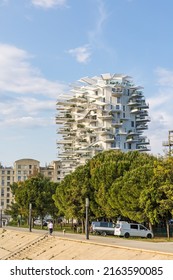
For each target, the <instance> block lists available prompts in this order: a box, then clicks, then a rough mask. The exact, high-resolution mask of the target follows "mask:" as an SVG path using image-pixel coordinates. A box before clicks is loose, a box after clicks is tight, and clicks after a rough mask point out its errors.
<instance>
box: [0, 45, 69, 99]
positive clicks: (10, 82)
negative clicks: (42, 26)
mask: <svg viewBox="0 0 173 280" xmlns="http://www.w3.org/2000/svg"><path fill="white" fill-rule="evenodd" d="M30 59H31V55H29V54H28V53H27V52H26V51H24V50H22V49H19V48H16V47H15V46H11V45H4V44H0V69H3V70H1V71H0V92H14V93H20V94H26V93H33V94H41V95H46V96H50V97H52V98H56V97H57V95H58V93H60V92H62V91H64V89H65V85H63V84H60V83H58V82H51V81H49V80H47V79H45V78H44V77H42V75H41V73H40V71H39V70H38V69H37V68H35V67H32V65H31V64H30V61H29V60H30Z"/></svg>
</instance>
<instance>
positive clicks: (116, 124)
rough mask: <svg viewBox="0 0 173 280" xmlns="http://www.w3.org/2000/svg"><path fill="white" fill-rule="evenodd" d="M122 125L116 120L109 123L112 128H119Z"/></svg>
mask: <svg viewBox="0 0 173 280" xmlns="http://www.w3.org/2000/svg"><path fill="white" fill-rule="evenodd" d="M122 125H123V121H120V119H117V120H115V119H114V120H113V121H112V122H111V126H113V127H121V126H122Z"/></svg>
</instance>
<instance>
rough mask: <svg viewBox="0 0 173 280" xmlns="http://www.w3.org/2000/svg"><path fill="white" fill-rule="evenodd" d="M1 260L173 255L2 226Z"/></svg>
mask: <svg viewBox="0 0 173 280" xmlns="http://www.w3.org/2000/svg"><path fill="white" fill-rule="evenodd" d="M0 259H1V260H173V254H172V255H171V254H161V253H160V254H159V253H158V252H157V253H155V252H147V251H145V250H139V249H124V248H121V247H117V246H113V245H105V244H93V243H90V242H88V241H80V240H77V241H75V240H69V239H68V238H65V237H64V238H62V237H58V236H48V235H47V234H43V235H40V234H38V233H33V232H21V231H13V230H6V229H0Z"/></svg>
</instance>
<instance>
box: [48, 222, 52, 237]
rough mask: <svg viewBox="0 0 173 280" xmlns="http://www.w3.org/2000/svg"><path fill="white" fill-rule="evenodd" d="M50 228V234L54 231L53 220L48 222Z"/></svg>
mask: <svg viewBox="0 0 173 280" xmlns="http://www.w3.org/2000/svg"><path fill="white" fill-rule="evenodd" d="M48 230H49V234H50V235H52V233H53V222H52V221H50V222H49V223H48Z"/></svg>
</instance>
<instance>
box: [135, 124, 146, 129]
mask: <svg viewBox="0 0 173 280" xmlns="http://www.w3.org/2000/svg"><path fill="white" fill-rule="evenodd" d="M145 129H148V125H138V126H136V130H145Z"/></svg>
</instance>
